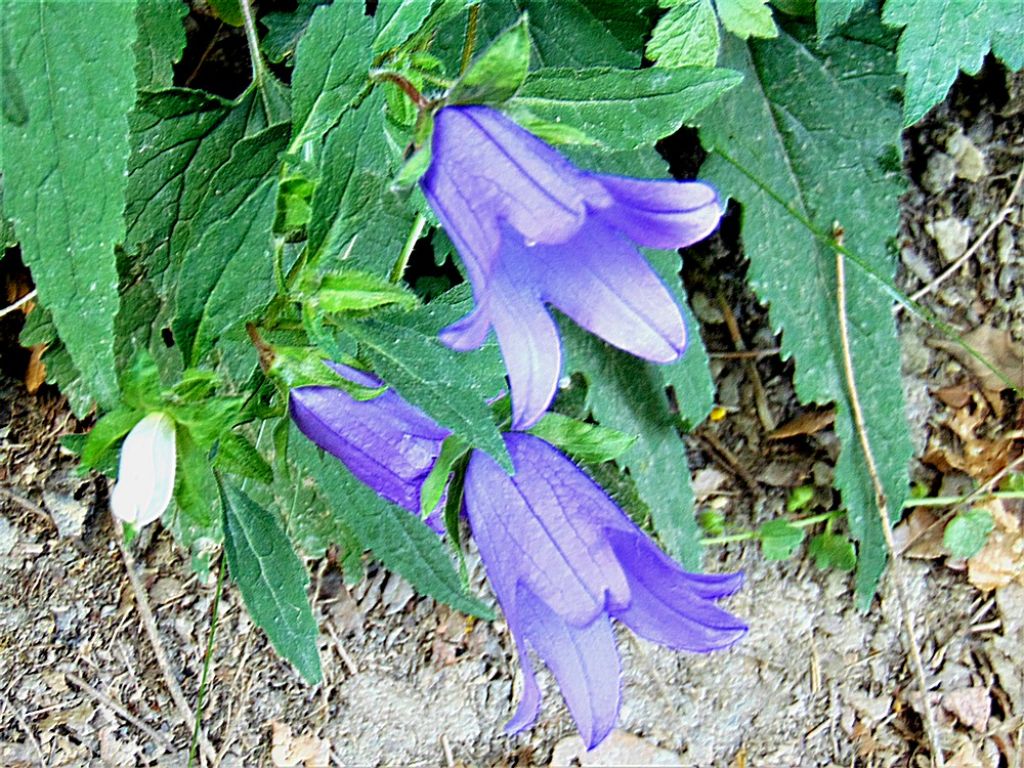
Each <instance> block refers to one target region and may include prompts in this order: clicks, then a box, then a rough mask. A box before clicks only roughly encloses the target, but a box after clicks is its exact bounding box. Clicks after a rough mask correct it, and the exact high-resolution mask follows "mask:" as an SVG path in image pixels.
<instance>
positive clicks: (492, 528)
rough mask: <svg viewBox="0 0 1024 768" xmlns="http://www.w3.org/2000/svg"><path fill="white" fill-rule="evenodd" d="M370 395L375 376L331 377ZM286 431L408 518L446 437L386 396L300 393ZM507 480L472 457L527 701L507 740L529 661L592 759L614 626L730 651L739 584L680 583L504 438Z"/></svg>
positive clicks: (596, 500) (591, 490)
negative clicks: (729, 602) (545, 673)
mask: <svg viewBox="0 0 1024 768" xmlns="http://www.w3.org/2000/svg"><path fill="white" fill-rule="evenodd" d="M334 367H335V370H337V371H338V373H340V374H341V375H343V376H345V377H346V378H349V379H351V380H352V381H354V382H356V383H358V384H362V385H364V386H368V387H375V386H379V384H380V382H379V380H378V379H376V378H375V377H373V376H370V375H369V374H365V373H361V372H359V371H355V370H353V369H351V368H346V367H344V366H334ZM291 402H292V405H291V410H292V418H293V419H294V420H295V422H296V424H298V425H299V428H300V429H301V430H302V431H303V432H304V433H305V434H306V435H307V436H308V437H309V438H310V439H311V440H313V441H314V442H315V443H316V444H317V445H319V446H320V447H321V448H324V449H325V450H327V451H328V452H329V453H332V454H333V455H334V456H336V457H338V458H339V459H341V461H342V462H343V463H344V464H345V465H346V466H347V467H348V468H349V469H350V470H351V471H352V473H353V474H354V475H356V477H358V478H359V479H360V480H362V481H363V482H364V483H366V484H367V485H369V486H370V487H371V488H373V489H374V490H375V491H376V492H377V493H378V494H379V495H380V496H382V497H384V498H386V499H388V500H390V501H393V502H394V503H396V504H398V505H400V506H402V507H405V508H406V509H408V510H410V511H417V510H418V509H419V506H418V504H419V497H420V491H421V489H422V486H423V481H424V479H425V478H426V476H427V475H428V474H429V472H430V469H431V468H432V466H433V463H434V462H435V460H436V458H437V456H438V454H439V453H440V450H441V444H442V443H443V441H444V439H445V438H446V437H447V436H448V434H449V433H448V431H447V430H445V429H443V428H441V427H439V426H438V425H436V424H435V423H434V422H433V421H431V420H430V419H429V417H427V416H425V415H424V414H423V413H422V412H420V411H419V410H417V409H416V408H415V407H413V406H412V405H410V404H409V403H407V402H406V401H405V400H403V399H402V398H401V397H399V396H398V395H397V394H396V393H394V392H392V391H388V392H386V393H385V394H383V395H381V396H380V397H378V398H376V399H374V400H369V401H357V400H355V399H353V398H352V397H351V396H349V395H348V394H347V393H345V392H343V391H342V390H340V389H333V388H331V387H300V388H298V389H294V390H292V393H291ZM504 439H505V445H506V446H507V448H508V451H509V456H510V457H511V459H512V463H513V465H514V466H515V469H516V473H515V475H514V476H512V477H510V476H509V475H508V474H506V473H505V471H504V470H503V469H501V467H500V466H499V465H498V464H497V463H496V462H495V461H494V460H493V459H491V457H490V456H488V455H487V454H486V453H483V452H482V451H474V452H473V453H472V455H471V457H470V460H469V466H468V469H467V471H466V478H465V488H464V497H463V498H464V508H465V510H464V511H465V514H466V515H467V517H468V518H469V522H470V526H471V528H472V531H473V537H474V539H475V540H476V542H477V545H478V546H479V549H480V555H481V558H482V560H483V563H484V567H485V569H486V571H487V576H488V578H489V580H490V582H491V585H492V587H493V588H494V592H495V594H496V596H497V598H498V602H499V603H500V604H501V607H502V610H503V611H504V612H505V616H506V619H507V620H508V626H509V629H510V630H511V632H512V636H513V639H514V641H515V645H516V648H517V651H518V654H519V658H520V663H521V664H522V667H523V676H524V690H523V695H522V699H521V701H520V703H519V706H518V709H517V710H516V713H515V715H514V716H513V718H512V720H511V721H510V722H509V723H508V726H507V728H508V729H509V730H510V731H518V730H521V729H523V728H526V727H528V726H529V725H530V724H531V723H532V722H533V721H534V719H535V718H536V716H537V714H538V712H539V711H540V689H539V687H538V685H537V682H536V680H535V677H534V669H533V666H532V663H531V661H530V658H529V655H528V648H532V649H533V650H534V651H535V652H536V653H537V655H538V656H539V657H540V659H541V660H542V661H543V662H544V663H545V664H546V665H547V666H548V667H549V669H550V670H551V671H552V673H553V674H554V676H555V679H556V681H557V682H558V685H559V687H560V688H561V690H562V693H563V695H564V696H565V700H566V702H567V704H568V706H569V711H570V712H571V713H572V716H573V717H574V719H575V720H576V723H577V725H578V727H579V729H580V733H581V734H582V736H583V738H584V740H585V741H586V743H587V744H588V746H590V747H593V746H596V745H597V744H598V743H599V742H600V741H601V740H602V739H603V738H604V737H605V736H606V735H607V734H608V732H609V730H610V729H611V728H612V727H613V725H614V723H615V720H616V717H617V715H618V709H619V697H620V694H619V656H618V651H617V650H616V646H615V639H614V636H613V634H612V627H611V619H617V620H618V621H621V622H622V623H623V624H625V625H626V626H628V627H629V628H630V629H632V630H633V631H634V632H636V633H637V634H638V635H640V636H642V637H645V638H647V639H649V640H652V641H654V642H657V643H661V644H663V645H667V646H669V647H671V648H675V649H679V650H684V651H698V652H703V651H712V650H715V649H717V648H722V647H724V646H726V645H729V644H730V643H732V642H734V641H735V640H737V639H738V638H739V637H740V636H741V635H742V634H743V633H744V632H745V631H746V627H745V626H744V625H743V623H742V622H741V621H740V620H739V619H737V618H736V617H734V616H732V615H731V614H729V613H727V612H726V611H724V610H722V609H721V608H719V607H718V606H716V605H715V603H714V601H715V600H717V599H719V598H721V597H724V596H726V595H729V594H731V593H733V592H735V591H736V590H737V589H738V588H739V586H740V584H741V582H742V576H741V575H740V574H727V575H720V576H710V575H701V574H692V573H687V572H686V571H684V570H683V569H682V568H680V567H679V565H678V564H676V563H675V562H674V561H673V560H672V559H671V558H669V557H668V556H667V555H665V554H664V553H663V552H661V550H660V549H658V547H657V546H656V545H655V544H654V543H653V542H652V541H651V540H650V539H649V538H648V537H647V536H646V535H645V534H644V533H643V532H642V531H641V530H640V529H639V528H637V526H636V525H635V524H634V523H633V522H632V521H631V520H630V519H629V518H628V517H627V516H626V514H625V513H624V512H623V511H622V510H621V509H619V508H618V506H616V504H615V503H614V502H613V501H612V500H611V499H610V498H609V497H608V495H607V494H606V493H605V492H604V491H603V490H602V489H601V488H600V487H599V486H598V485H597V484H596V483H594V481H593V480H591V479H590V478H589V477H588V476H587V475H586V474H584V472H583V471H582V470H581V469H579V468H578V467H577V466H576V465H575V464H573V462H572V461H570V460H569V459H567V458H566V457H565V456H564V455H562V454H561V453H559V452H558V451H557V450H556V449H555V448H553V447H551V446H550V445H549V444H548V443H546V442H544V441H543V440H541V439H540V438H537V437H533V436H531V435H526V434H520V433H509V434H506V435H505V438H504Z"/></svg>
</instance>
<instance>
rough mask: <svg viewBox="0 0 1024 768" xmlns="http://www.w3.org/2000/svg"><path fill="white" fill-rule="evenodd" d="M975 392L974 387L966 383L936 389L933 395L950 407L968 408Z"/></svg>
mask: <svg viewBox="0 0 1024 768" xmlns="http://www.w3.org/2000/svg"><path fill="white" fill-rule="evenodd" d="M973 392H974V387H969V386H967V385H966V384H954V385H953V386H952V387H943V388H942V389H936V390H935V391H933V392H932V396H934V397H935V399H936V400H938V401H939V402H941V403H944V404H946V405H948V406H949V407H950V408H966V407H967V406H968V405H970V403H971V395H972V394H973Z"/></svg>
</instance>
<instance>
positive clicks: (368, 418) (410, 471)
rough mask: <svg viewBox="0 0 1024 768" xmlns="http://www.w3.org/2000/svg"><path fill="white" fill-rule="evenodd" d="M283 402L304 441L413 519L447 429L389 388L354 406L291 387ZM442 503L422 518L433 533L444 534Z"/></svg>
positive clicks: (375, 382)
mask: <svg viewBox="0 0 1024 768" xmlns="http://www.w3.org/2000/svg"><path fill="white" fill-rule="evenodd" d="M330 366H331V368H333V369H334V370H335V371H336V372H337V373H338V374H339V375H340V376H343V377H344V378H346V379H348V380H349V381H352V382H354V383H356V384H360V385H362V386H365V387H371V388H376V387H379V386H381V381H380V379H378V378H377V377H375V376H373V375H371V374H368V373H364V372H363V371H358V370H356V369H355V368H350V367H349V366H345V365H339V364H337V363H331V364H330ZM289 400H290V409H291V417H292V421H294V422H295V425H296V426H297V427H298V428H299V429H300V430H301V431H302V433H303V434H305V435H306V437H308V438H309V439H310V440H312V441H313V442H314V443H316V444H317V445H318V446H320V447H321V448H323V449H324V450H325V451H327V452H328V453H329V454H331V455H332V456H334V457H336V458H338V459H340V460H341V462H342V463H343V464H344V465H345V466H346V467H348V469H349V471H350V472H351V473H352V474H353V475H355V476H356V477H357V478H358V479H359V480H360V481H362V482H363V483H365V484H366V485H368V486H370V488H372V489H373V490H374V491H376V492H377V494H378V495H379V496H382V497H383V498H385V499H387V500H388V501H390V502H392V503H393V504H397V505H398V506H400V507H403V508H405V509H407V510H409V511H410V512H412V513H413V514H419V511H420V491H421V490H422V488H423V481H424V480H426V478H427V475H428V474H430V470H431V468H432V467H433V466H434V462H435V460H436V459H437V456H438V454H439V453H440V452H441V445H442V443H444V440H445V438H446V437H448V435H450V434H451V432H450V431H449V430H447V429H444V428H443V427H441V426H439V425H437V424H436V423H435V422H434V421H432V420H431V419H430V418H429V417H428V416H427V415H426V414H424V413H423V412H422V411H420V410H419V409H418V408H416V407H415V406H413V405H411V404H409V403H407V402H406V401H405V400H403V399H402V398H401V397H399V396H398V394H397V393H395V392H394V391H393V390H390V389H389V390H387V391H386V392H384V394H382V395H380V396H378V397H376V398H374V399H372V400H365V401H360V400H356V399H355V398H354V397H352V396H351V395H349V394H348V393H347V392H345V391H343V390H341V389H335V388H334V387H323V386H307V387H296V388H295V389H293V390H291V396H290V398H289ZM444 502H445V498H444V497H442V498H441V500H440V502H438V506H437V508H436V509H435V510H433V511H432V512H431V514H430V516H429V517H428V518H427V523H428V524H429V525H430V526H431V527H432V528H433V529H434V530H435V531H437V532H439V533H440V532H442V531H443V530H444V522H443V520H442V519H441V510H443V508H444V507H443V505H444Z"/></svg>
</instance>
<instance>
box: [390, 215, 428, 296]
mask: <svg viewBox="0 0 1024 768" xmlns="http://www.w3.org/2000/svg"><path fill="white" fill-rule="evenodd" d="M426 223H427V220H426V218H425V217H424V216H423V214H422V213H417V214H416V218H415V220H414V221H413V223H412V228H411V229H410V230H409V236H408V237H407V238H405V245H403V246H402V252H401V253H400V254H398V260H397V261H396V262H395V266H394V268H393V269H392V270H391V277H390V278H389V279H390V280H391V282H392V283H397V282H398V281H399V280H401V279H402V275H404V274H405V268H406V267H408V266H409V258H410V257H411V256H412V249H413V248H415V247H416V241H417V240H419V239H420V235H422V234H423V227H424V225H426Z"/></svg>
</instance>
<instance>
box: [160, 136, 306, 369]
mask: <svg viewBox="0 0 1024 768" xmlns="http://www.w3.org/2000/svg"><path fill="white" fill-rule="evenodd" d="M288 135H289V131H288V126H286V125H278V126H274V127H272V128H268V129H266V130H265V131H261V132H260V133H258V134H256V135H255V136H253V137H252V138H248V139H243V140H242V141H240V142H239V143H238V144H237V145H236V147H235V149H234V151H233V152H232V154H231V158H230V159H229V160H228V162H227V163H225V164H224V165H223V166H222V167H221V168H220V169H219V170H218V172H217V174H216V175H215V176H214V177H213V178H212V179H211V180H210V188H211V189H212V190H213V195H214V197H213V199H214V200H216V201H217V205H216V207H215V211H216V213H217V214H219V215H220V216H222V217H223V218H219V219H218V220H213V219H212V218H211V216H212V215H213V214H212V213H211V208H210V207H207V208H204V209H202V210H200V212H199V213H198V215H197V216H196V219H195V221H196V222H197V226H196V231H197V232H202V236H201V237H200V238H199V239H198V241H196V242H195V243H194V244H193V246H192V247H191V248H190V249H189V250H188V251H187V252H186V254H185V257H184V259H183V261H182V267H181V271H180V275H179V277H178V285H177V292H176V309H177V313H176V315H175V318H174V326H173V327H174V334H175V340H176V341H177V343H178V344H179V345H180V346H181V347H182V348H183V349H184V350H186V351H190V359H191V361H192V362H193V364H194V363H195V362H197V361H198V360H199V359H200V358H201V357H202V356H203V355H205V354H206V353H207V352H208V351H209V350H210V348H211V346H212V344H213V342H214V341H215V340H216V339H217V337H218V336H220V334H222V333H223V332H224V331H226V330H228V329H229V328H230V327H232V326H237V325H240V324H242V323H243V322H244V321H245V320H251V319H253V316H254V313H255V312H256V311H257V310H259V309H260V308H262V307H263V306H264V305H265V304H266V303H267V302H268V301H269V300H270V299H271V298H272V296H273V294H274V291H275V286H274V271H273V260H274V253H273V247H272V242H271V236H272V229H273V225H274V215H275V212H276V200H277V170H278V156H279V154H280V153H281V152H282V151H283V150H284V148H285V145H286V143H287V141H288ZM227 211H230V213H229V214H227V215H224V212H227Z"/></svg>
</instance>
